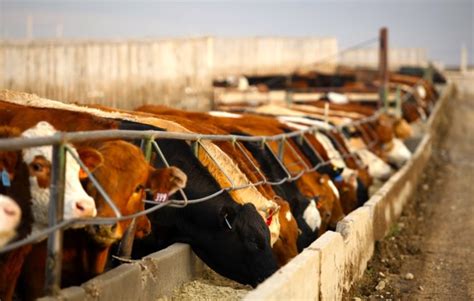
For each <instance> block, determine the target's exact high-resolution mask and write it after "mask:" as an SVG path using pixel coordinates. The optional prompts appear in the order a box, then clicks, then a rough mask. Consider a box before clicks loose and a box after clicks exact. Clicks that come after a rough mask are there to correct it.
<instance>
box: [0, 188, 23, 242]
mask: <svg viewBox="0 0 474 301" xmlns="http://www.w3.org/2000/svg"><path fill="white" fill-rule="evenodd" d="M20 220H21V210H20V207H19V206H18V205H17V203H16V202H15V201H14V200H13V199H11V198H10V197H8V196H6V195H1V194H0V248H1V247H3V246H4V245H5V244H7V243H8V242H9V241H10V240H12V239H13V238H14V237H15V236H16V233H17V232H16V228H17V227H18V225H19V224H20Z"/></svg>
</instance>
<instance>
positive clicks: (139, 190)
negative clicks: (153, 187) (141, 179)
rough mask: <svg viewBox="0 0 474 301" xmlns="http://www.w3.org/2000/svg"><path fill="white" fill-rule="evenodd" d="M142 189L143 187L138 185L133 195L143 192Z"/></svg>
mask: <svg viewBox="0 0 474 301" xmlns="http://www.w3.org/2000/svg"><path fill="white" fill-rule="evenodd" d="M143 188H145V187H143V185H142V184H140V185H138V186H137V187H136V188H135V193H139V192H141V191H142V190H143Z"/></svg>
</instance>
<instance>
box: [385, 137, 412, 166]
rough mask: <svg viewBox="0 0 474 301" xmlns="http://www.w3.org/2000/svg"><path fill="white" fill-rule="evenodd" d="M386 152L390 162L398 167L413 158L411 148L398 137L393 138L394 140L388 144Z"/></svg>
mask: <svg viewBox="0 0 474 301" xmlns="http://www.w3.org/2000/svg"><path fill="white" fill-rule="evenodd" d="M385 152H386V155H387V161H388V163H390V164H393V165H395V166H396V167H397V168H400V167H402V166H403V164H405V162H407V161H408V160H410V158H411V152H410V150H409V149H408V147H407V146H406V145H405V144H404V143H403V141H402V140H400V139H398V138H393V139H392V142H391V143H390V144H388V145H387V146H386V149H385Z"/></svg>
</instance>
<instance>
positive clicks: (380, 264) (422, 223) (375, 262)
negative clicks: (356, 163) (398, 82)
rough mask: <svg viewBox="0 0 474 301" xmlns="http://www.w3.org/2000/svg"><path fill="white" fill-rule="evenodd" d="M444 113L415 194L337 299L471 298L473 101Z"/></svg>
mask: <svg viewBox="0 0 474 301" xmlns="http://www.w3.org/2000/svg"><path fill="white" fill-rule="evenodd" d="M445 114H446V116H447V122H445V124H443V126H442V131H443V133H440V134H441V137H442V138H441V139H440V141H439V142H438V143H435V145H434V148H433V156H432V158H431V160H430V162H429V163H428V166H427V168H426V170H425V172H424V174H423V178H422V179H420V183H419V185H418V188H417V192H416V193H415V195H414V196H413V197H412V199H411V200H410V202H409V203H408V204H407V206H406V208H405V210H404V212H403V214H402V217H401V218H400V220H399V222H398V223H397V224H396V225H394V226H393V227H392V229H391V231H390V233H389V235H388V236H387V237H386V238H385V239H384V240H383V241H381V242H377V243H376V248H375V254H374V257H373V259H372V260H371V261H370V262H369V263H368V268H367V270H366V273H365V275H364V277H363V279H361V281H360V282H359V283H358V284H357V285H355V286H354V287H353V289H352V290H351V292H350V293H349V294H347V295H345V297H344V299H346V300H351V299H355V298H361V299H373V300H375V299H377V300H379V299H391V300H425V299H429V300H452V301H454V300H456V301H457V300H474V171H473V169H474V99H473V98H471V100H453V103H452V104H450V105H449V107H448V109H447V110H446V112H445Z"/></svg>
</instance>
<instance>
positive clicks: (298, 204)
mask: <svg viewBox="0 0 474 301" xmlns="http://www.w3.org/2000/svg"><path fill="white" fill-rule="evenodd" d="M232 134H234V135H242V136H249V135H248V134H247V133H242V132H235V133H232ZM242 143H243V145H244V146H245V148H246V149H247V150H248V151H249V152H250V153H251V154H252V156H253V157H254V158H255V160H257V162H258V163H259V164H260V167H261V168H262V172H263V173H264V174H265V175H266V176H267V178H268V179H269V180H270V181H272V182H279V181H280V180H282V179H283V178H285V177H287V174H286V172H285V171H284V169H283V167H282V166H281V165H280V162H279V161H278V160H277V158H276V157H275V155H274V154H273V152H272V151H271V150H270V148H268V146H266V145H265V146H264V147H263V148H262V147H261V145H260V143H257V142H242ZM273 189H274V190H275V192H276V193H277V194H278V195H279V196H281V197H282V198H283V199H285V200H287V201H288V203H289V204H290V209H291V213H292V214H293V216H294V217H295V219H296V223H297V224H298V228H299V229H300V231H301V233H300V235H298V240H297V247H298V251H299V252H301V251H302V250H303V249H304V248H306V247H307V246H309V245H310V244H311V243H312V242H313V241H315V240H316V238H317V237H318V232H319V229H318V228H316V229H314V231H313V230H312V229H311V227H310V226H309V225H308V223H307V222H306V221H305V219H304V217H303V214H304V212H305V210H306V208H308V206H309V204H310V200H308V199H307V198H306V197H305V196H303V194H301V192H300V191H299V189H298V187H297V186H296V184H295V182H289V181H286V182H284V183H283V184H281V185H274V186H273Z"/></svg>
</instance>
